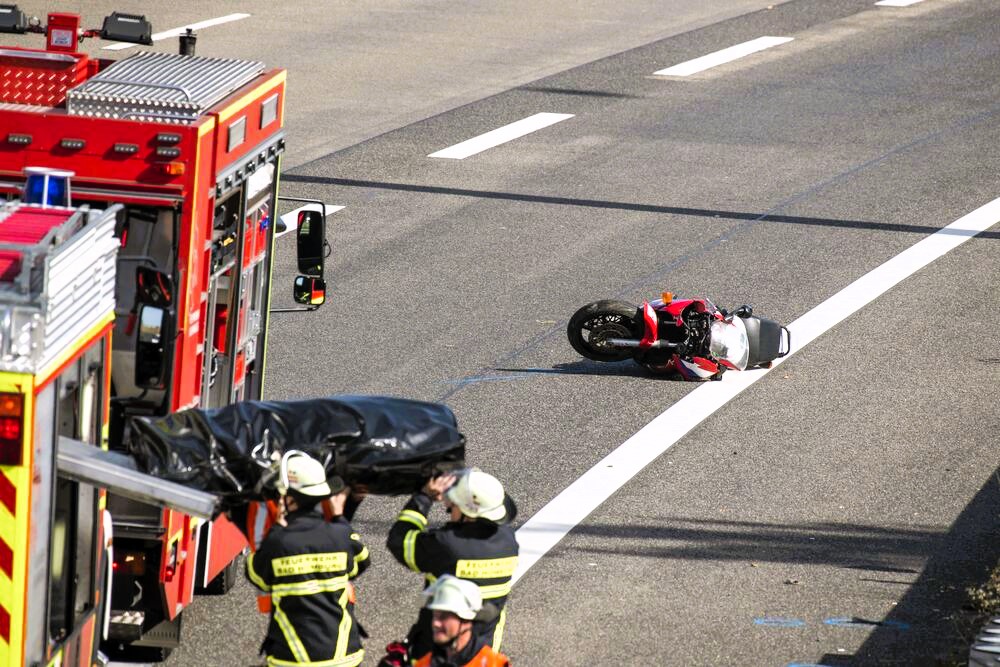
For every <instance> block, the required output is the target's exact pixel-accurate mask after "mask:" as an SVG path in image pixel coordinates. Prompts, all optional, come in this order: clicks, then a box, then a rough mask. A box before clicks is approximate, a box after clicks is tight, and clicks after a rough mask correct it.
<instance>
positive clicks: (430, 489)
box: [423, 475, 456, 500]
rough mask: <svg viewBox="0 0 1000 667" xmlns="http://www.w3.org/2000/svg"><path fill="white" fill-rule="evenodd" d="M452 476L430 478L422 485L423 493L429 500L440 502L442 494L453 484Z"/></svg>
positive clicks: (453, 478)
mask: <svg viewBox="0 0 1000 667" xmlns="http://www.w3.org/2000/svg"><path fill="white" fill-rule="evenodd" d="M455 479H456V478H455V476H454V475H439V476H438V477H431V478H430V479H429V480H427V483H426V484H424V488H423V492H424V494H425V495H427V496H428V497H429V498H430V499H431V500H441V498H443V497H444V492H445V491H447V490H448V489H450V488H451V485H452V484H454V483H455Z"/></svg>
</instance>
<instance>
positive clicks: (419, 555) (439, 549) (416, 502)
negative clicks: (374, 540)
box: [387, 492, 517, 655]
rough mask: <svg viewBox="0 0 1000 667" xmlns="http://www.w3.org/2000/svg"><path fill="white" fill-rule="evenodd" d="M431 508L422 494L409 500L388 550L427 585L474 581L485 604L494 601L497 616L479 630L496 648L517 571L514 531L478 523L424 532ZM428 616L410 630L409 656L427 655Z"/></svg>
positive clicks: (392, 532)
mask: <svg viewBox="0 0 1000 667" xmlns="http://www.w3.org/2000/svg"><path fill="white" fill-rule="evenodd" d="M432 505H433V501H432V500H431V499H430V497H429V496H427V495H426V494H424V493H422V492H421V493H417V494H416V495H414V496H413V497H412V498H410V501H409V502H408V503H407V504H406V506H405V507H404V508H403V510H402V511H401V512H400V513H399V517H397V519H396V523H394V524H393V525H392V528H391V529H390V530H389V539H388V542H387V546H388V548H389V551H390V552H391V553H392V555H393V556H395V558H396V560H398V561H399V562H400V563H402V564H403V565H406V566H407V567H409V568H410V569H411V570H413V571H415V572H421V573H423V574H424V577H425V579H426V583H427V585H430V584H432V583H434V582H435V581H436V580H437V578H438V577H440V576H441V575H442V574H451V575H454V576H456V577H458V578H459V579H467V580H469V581H474V582H476V583H477V584H478V585H479V590H480V592H481V593H482V596H483V601H488V602H492V603H493V604H494V605H495V606H496V607H497V609H498V610H499V611H500V613H499V615H498V617H497V618H496V619H495V620H494V621H492V622H490V623H484V624H482V626H481V627H479V628H478V629H477V631H478V632H479V633H480V634H481V636H484V637H486V638H487V644H488V645H490V646H493V647H494V648H496V649H499V648H500V642H501V640H502V639H503V629H504V624H505V621H506V610H505V609H504V605H505V604H506V603H507V596H508V595H509V594H510V587H511V577H513V575H514V570H515V568H516V567H517V539H516V538H515V537H514V529H513V528H511V527H510V526H508V525H500V524H496V523H493V522H492V521H486V520H482V519H480V520H478V521H473V522H449V523H446V524H445V525H443V526H441V527H440V528H435V529H433V530H428V529H427V514H428V513H429V512H430V508H431V506H432ZM430 617H431V614H430V612H428V611H427V610H426V609H421V611H420V617H419V618H418V620H417V625H415V626H414V628H413V630H411V631H410V637H409V639H410V643H411V646H412V647H413V648H414V649H416V651H415V652H413V653H411V655H423V653H424V652H426V651H429V650H430V648H431V646H432V643H431V640H430V636H429V632H430ZM478 625H479V624H477V626H478Z"/></svg>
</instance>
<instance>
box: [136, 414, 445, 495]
mask: <svg viewBox="0 0 1000 667" xmlns="http://www.w3.org/2000/svg"><path fill="white" fill-rule="evenodd" d="M128 447H129V452H130V453H131V454H132V456H133V457H134V458H135V460H136V462H137V464H138V467H139V469H140V470H142V471H144V472H147V473H149V474H151V475H155V476H157V477H161V478H163V479H167V480H170V481H173V482H178V483H180V484H184V485H186V486H189V487H191V488H195V489H199V490H202V491H207V492H209V493H216V494H219V495H221V496H223V497H224V498H225V499H226V500H227V501H229V502H230V503H240V502H243V501H247V500H262V499H266V498H269V497H273V496H274V495H275V492H274V481H275V480H276V477H277V464H276V461H277V460H278V459H280V456H281V454H282V453H284V452H285V451H288V450H292V449H298V450H301V451H304V452H307V453H308V454H310V455H312V456H314V457H315V458H317V459H319V460H320V461H322V462H323V463H324V465H325V466H326V469H327V472H328V473H329V474H330V475H339V476H340V477H342V478H343V479H344V481H345V482H346V483H347V484H349V485H350V484H364V485H366V486H367V487H368V490H369V492H371V493H375V494H386V495H396V494H409V493H413V492H415V491H417V490H418V489H419V488H420V487H421V486H422V485H423V484H424V482H425V481H426V480H427V479H428V478H429V477H431V476H432V475H435V474H437V473H440V472H448V471H452V470H456V469H459V468H462V467H464V465H465V463H464V461H465V437H464V436H463V435H462V434H461V433H460V432H459V430H458V426H457V422H456V420H455V415H454V413H453V412H452V411H451V409H450V408H448V407H447V406H445V405H442V404H440V403H425V402H422V401H413V400H409V399H403V398H393V397H386V396H336V397H331V398H316V399H307V400H300V401H244V402H241V403H234V404H232V405H228V406H226V407H222V408H215V409H211V410H203V409H197V408H193V409H189V410H181V411H180V412H175V413H173V414H171V415H167V416H166V417H132V418H130V420H129V439H128Z"/></svg>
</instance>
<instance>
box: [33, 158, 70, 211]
mask: <svg viewBox="0 0 1000 667" xmlns="http://www.w3.org/2000/svg"><path fill="white" fill-rule="evenodd" d="M24 173H25V176H26V178H25V181H24V194H23V199H22V201H23V202H24V203H25V204H38V205H40V206H43V207H47V206H69V205H70V187H69V179H70V178H72V176H73V172H72V171H64V170H61V169H49V168H48V167H27V168H25V170H24Z"/></svg>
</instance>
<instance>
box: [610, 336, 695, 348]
mask: <svg viewBox="0 0 1000 667" xmlns="http://www.w3.org/2000/svg"><path fill="white" fill-rule="evenodd" d="M606 342H607V344H608V345H611V346H612V347H639V345H641V344H642V341H640V340H636V339H634V338H609V339H608V340H607V341H606ZM650 347H677V343H671V342H670V341H667V340H662V339H661V340H655V341H653V344H652V345H650Z"/></svg>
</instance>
